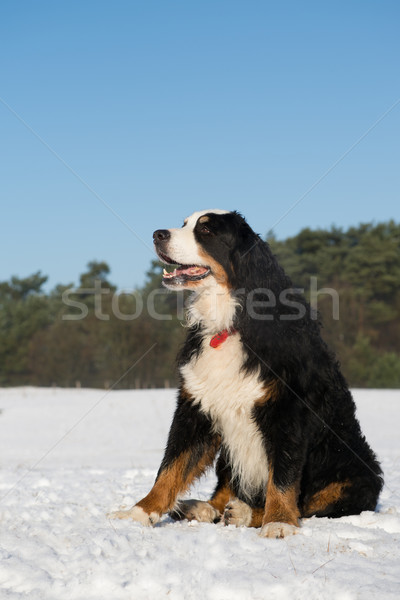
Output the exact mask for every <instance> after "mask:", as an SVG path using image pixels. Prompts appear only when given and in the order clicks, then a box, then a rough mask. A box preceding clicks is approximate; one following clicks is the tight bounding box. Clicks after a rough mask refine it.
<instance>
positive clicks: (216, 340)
mask: <svg viewBox="0 0 400 600" xmlns="http://www.w3.org/2000/svg"><path fill="white" fill-rule="evenodd" d="M234 333H236V329H223V330H222V331H218V333H216V334H215V335H213V337H212V338H211V340H210V346H211V348H218V346H220V345H221V344H223V343H224V342H225V340H226V339H227V338H228V337H229V336H230V335H233V334H234Z"/></svg>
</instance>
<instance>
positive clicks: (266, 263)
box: [231, 218, 276, 291]
mask: <svg viewBox="0 0 400 600" xmlns="http://www.w3.org/2000/svg"><path fill="white" fill-rule="evenodd" d="M231 266H232V271H233V281H234V287H235V288H236V289H239V288H244V289H245V290H246V291H248V290H252V289H255V288H260V287H266V286H269V284H270V283H271V276H272V273H271V270H274V269H275V268H276V260H275V258H274V256H273V254H272V253H271V250H270V247H269V245H268V244H267V243H266V242H264V241H263V240H262V239H261V238H260V236H259V235H257V234H256V233H254V231H253V230H252V229H251V227H249V225H248V224H247V223H246V221H245V220H244V219H243V218H241V219H240V221H239V223H238V231H237V245H236V247H235V248H234V250H233V251H232V254H231Z"/></svg>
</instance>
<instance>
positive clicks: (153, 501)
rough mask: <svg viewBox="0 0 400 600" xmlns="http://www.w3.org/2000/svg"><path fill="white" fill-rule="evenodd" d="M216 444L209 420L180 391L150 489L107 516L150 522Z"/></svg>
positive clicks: (208, 461) (213, 451) (209, 456)
mask: <svg viewBox="0 0 400 600" xmlns="http://www.w3.org/2000/svg"><path fill="white" fill-rule="evenodd" d="M219 444H220V440H219V437H218V436H216V435H215V434H214V433H213V432H212V428H211V423H210V421H209V419H208V418H207V417H206V416H205V415H204V414H203V413H201V412H200V410H199V408H198V406H197V405H195V404H194V403H193V401H192V400H191V399H188V398H187V396H186V395H185V394H183V393H182V392H181V393H180V396H179V399H178V405H177V408H176V411H175V415H174V418H173V421H172V425H171V429H170V432H169V437H168V443H167V448H166V450H165V455H164V458H163V461H162V463H161V466H160V469H159V471H158V474H157V478H156V481H155V483H154V486H153V488H152V489H151V491H150V492H149V493H148V494H147V496H145V498H143V499H142V500H140V501H139V502H138V503H137V504H135V506H133V507H132V508H131V509H129V510H124V511H117V512H115V513H112V514H111V515H110V516H111V517H113V518H118V519H133V520H134V521H138V522H140V523H142V524H143V525H154V524H155V523H157V521H158V520H159V519H160V517H161V515H163V514H164V513H166V512H168V511H169V510H171V509H172V508H173V507H174V506H175V504H176V502H177V499H178V498H179V496H180V495H181V494H183V493H184V492H185V491H186V490H187V489H188V487H189V486H190V485H191V483H192V482H193V481H194V480H195V479H196V478H197V477H200V475H202V474H203V473H204V471H205V470H206V469H207V467H209V466H210V465H211V464H212V463H213V462H214V459H215V456H216V453H217V451H218V448H219Z"/></svg>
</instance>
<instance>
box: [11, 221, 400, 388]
mask: <svg viewBox="0 0 400 600" xmlns="http://www.w3.org/2000/svg"><path fill="white" fill-rule="evenodd" d="M267 241H268V243H269V244H270V246H271V248H272V250H273V252H274V253H275V254H276V255H277V257H278V259H279V261H280V262H281V264H282V265H283V267H284V268H285V270H286V271H287V273H288V274H289V275H290V277H291V278H292V281H293V284H294V286H295V287H298V288H301V289H303V290H304V293H305V295H306V297H307V298H308V299H309V300H310V301H311V302H312V303H313V304H316V305H317V308H318V311H319V313H320V316H321V319H322V322H323V330H322V334H323V337H324V339H325V340H326V342H327V343H328V344H329V346H331V347H332V348H333V349H334V350H335V352H336V354H337V356H338V358H339V360H340V362H341V364H342V369H343V371H344V373H345V375H346V377H347V379H348V381H349V383H350V385H351V386H353V387H400V225H399V224H396V223H395V222H394V221H389V222H386V223H379V224H361V225H359V226H357V227H351V228H349V229H347V230H343V229H339V228H336V227H332V228H331V229H329V230H326V229H320V230H311V229H303V230H302V231H300V233H299V234H298V235H296V236H294V237H290V238H287V239H286V240H284V241H280V240H277V239H276V238H275V237H274V236H273V234H270V235H268V236H267ZM161 278H162V267H161V266H160V264H159V263H158V262H157V261H152V263H151V265H150V268H149V271H148V273H147V277H146V281H145V283H144V285H143V286H142V287H140V288H138V289H135V290H132V292H131V293H123V292H119V291H118V290H117V288H116V287H115V286H114V285H113V284H112V282H111V281H110V268H109V266H108V265H107V263H105V262H97V261H92V262H90V263H89V264H88V265H87V270H86V271H85V272H84V273H82V274H81V275H80V278H79V284H78V285H75V286H73V285H72V284H68V285H57V286H56V287H55V288H54V289H53V290H52V291H51V292H49V293H45V292H44V291H43V286H44V284H45V283H46V281H47V277H46V276H45V275H42V274H41V273H40V272H37V273H34V274H32V275H30V276H29V277H26V278H18V277H12V278H11V279H10V281H6V282H2V283H0V385H2V386H16V385H42V386H51V385H57V386H64V387H67V386H82V387H101V388H110V387H113V388H115V389H121V388H143V387H145V388H146V387H165V386H171V387H172V386H175V385H176V384H177V374H176V371H175V356H176V353H177V351H178V349H179V346H180V344H181V343H182V341H183V338H184V335H185V327H184V308H183V307H184V303H185V301H186V296H185V294H184V293H182V292H181V293H178V294H175V293H172V292H167V290H164V289H163V288H162V286H161Z"/></svg>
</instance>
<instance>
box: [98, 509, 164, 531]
mask: <svg viewBox="0 0 400 600" xmlns="http://www.w3.org/2000/svg"><path fill="white" fill-rule="evenodd" d="M107 516H108V518H109V519H132V521H137V522H138V523H141V524H142V525H145V526H146V527H151V526H152V525H155V523H157V521H159V520H160V515H159V514H158V513H156V512H152V513H150V514H148V513H147V512H146V511H144V510H143V508H141V507H140V506H132V508H130V509H129V510H116V511H115V512H112V513H110V514H108V515H107Z"/></svg>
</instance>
